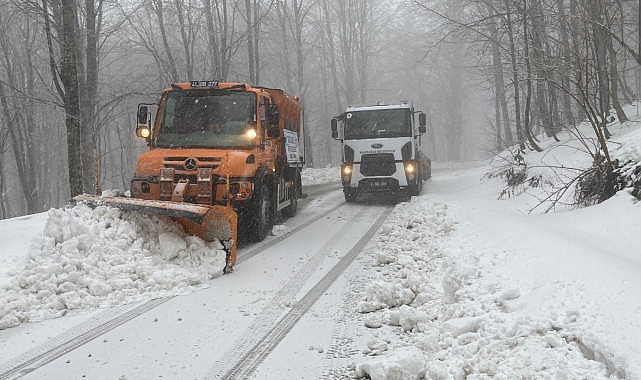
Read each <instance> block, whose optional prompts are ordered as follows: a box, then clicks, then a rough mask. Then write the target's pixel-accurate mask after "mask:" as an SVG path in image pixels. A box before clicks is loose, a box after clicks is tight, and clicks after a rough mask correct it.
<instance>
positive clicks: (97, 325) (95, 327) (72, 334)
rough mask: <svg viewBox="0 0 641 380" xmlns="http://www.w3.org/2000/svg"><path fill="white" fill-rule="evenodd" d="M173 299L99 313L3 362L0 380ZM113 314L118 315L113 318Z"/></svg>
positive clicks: (22, 372)
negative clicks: (124, 309)
mask: <svg viewBox="0 0 641 380" xmlns="http://www.w3.org/2000/svg"><path fill="white" fill-rule="evenodd" d="M171 298H173V297H165V298H156V299H153V300H151V301H148V302H145V303H143V304H142V305H139V306H137V307H135V308H133V309H130V310H128V311H125V312H122V311H121V309H122V308H118V309H115V310H110V311H107V312H103V313H100V314H98V315H96V316H94V317H93V318H90V319H89V320H87V321H85V322H83V323H81V324H79V325H77V326H75V327H74V328H72V329H71V330H68V331H66V332H64V333H62V334H60V335H58V336H56V337H54V338H52V339H50V340H48V341H47V342H45V343H44V344H42V345H40V346H38V347H35V348H34V349H32V350H30V351H27V352H26V353H24V354H22V355H20V356H18V357H17V358H15V359H13V360H11V361H9V362H8V363H6V364H5V365H4V366H3V367H2V368H0V370H1V371H2V372H0V379H2V380H5V379H7V380H8V379H17V378H19V377H22V376H24V375H26V374H28V373H31V372H33V371H35V370H36V369H38V368H40V367H42V366H44V365H45V364H47V363H49V362H51V361H53V360H55V359H57V358H59V357H60V356H62V355H64V354H66V353H68V352H70V351H72V350H74V349H76V348H78V347H80V346H82V345H84V344H85V343H88V342H90V341H92V340H94V339H96V338H97V337H99V336H101V335H102V334H104V333H106V332H108V331H110V330H113V329H114V328H116V327H118V326H120V325H122V324H125V323H127V322H128V321H130V320H132V319H134V318H136V317H137V316H139V315H141V314H144V313H146V312H147V311H149V310H151V309H153V308H155V307H156V306H159V305H161V304H163V303H165V302H167V301H168V300H170V299H171ZM113 313H116V314H117V315H115V316H114V315H112V314H113Z"/></svg>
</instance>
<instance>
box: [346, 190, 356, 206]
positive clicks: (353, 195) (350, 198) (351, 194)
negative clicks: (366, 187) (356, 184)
mask: <svg viewBox="0 0 641 380" xmlns="http://www.w3.org/2000/svg"><path fill="white" fill-rule="evenodd" d="M343 193H344V194H345V202H347V203H354V202H355V201H356V193H354V192H353V191H350V190H343Z"/></svg>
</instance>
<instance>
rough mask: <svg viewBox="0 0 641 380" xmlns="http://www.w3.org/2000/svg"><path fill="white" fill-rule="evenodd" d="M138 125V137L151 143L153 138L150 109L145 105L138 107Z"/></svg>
mask: <svg viewBox="0 0 641 380" xmlns="http://www.w3.org/2000/svg"><path fill="white" fill-rule="evenodd" d="M136 118H137V119H138V123H137V126H136V136H138V137H142V138H144V139H145V140H147V142H148V143H149V141H150V140H149V139H150V137H151V128H150V125H149V124H150V123H149V107H147V106H146V105H143V104H139V105H138V114H137V115H136Z"/></svg>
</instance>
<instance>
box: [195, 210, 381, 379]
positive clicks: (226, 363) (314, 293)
mask: <svg viewBox="0 0 641 380" xmlns="http://www.w3.org/2000/svg"><path fill="white" fill-rule="evenodd" d="M392 210H393V207H392V206H387V207H386V208H385V210H384V211H383V213H382V214H381V215H380V216H379V217H378V219H376V221H375V222H374V224H373V225H372V226H371V227H370V228H369V229H368V230H367V232H366V233H365V234H364V235H363V236H362V237H361V238H360V239H359V240H358V241H357V242H356V244H355V245H354V246H353V247H352V248H351V249H350V250H349V252H347V254H345V256H344V257H343V258H342V259H341V260H340V261H339V262H338V263H337V264H336V265H335V266H334V267H332V269H330V271H329V272H328V273H327V274H326V275H325V276H324V277H323V278H322V279H321V280H320V281H319V282H318V283H316V285H314V287H312V289H311V290H310V291H309V292H307V294H305V295H304V296H303V297H302V298H301V299H300V300H299V301H298V302H297V303H295V304H294V305H293V306H292V307H291V309H290V310H289V311H288V312H287V313H286V314H285V315H284V316H283V317H282V318H281V319H280V320H279V321H278V322H277V323H276V324H275V325H273V326H272V327H271V329H269V330H268V331H267V332H266V333H265V334H264V335H262V336H260V335H258V334H257V332H256V331H255V330H253V329H252V328H250V329H248V333H247V334H245V335H248V334H250V335H252V336H253V337H254V338H253V339H254V341H256V339H258V340H257V341H256V342H255V343H254V344H253V345H248V344H247V343H248V342H238V344H235V345H234V347H235V348H234V349H233V350H232V351H233V352H229V353H228V354H226V355H224V356H223V358H222V359H220V360H219V361H218V362H216V363H215V365H214V367H213V368H212V370H211V371H209V373H208V374H207V376H206V377H205V378H207V379H210V378H216V379H218V378H222V379H247V378H249V377H250V376H251V375H252V373H253V372H254V371H255V370H256V368H258V366H259V365H260V364H261V363H262V361H263V360H264V359H265V358H266V357H267V356H268V355H269V354H270V353H271V352H272V351H273V350H274V348H275V347H276V346H277V345H278V344H279V343H280V342H281V341H282V340H283V338H284V337H285V336H286V335H287V334H288V333H289V331H291V329H292V328H293V327H294V326H295V325H296V323H297V322H298V321H299V320H300V319H301V318H302V317H303V316H304V315H305V314H306V313H307V311H308V310H309V309H310V308H311V307H312V305H314V303H315V302H316V301H317V300H318V299H319V298H320V296H322V295H323V294H324V293H325V292H326V291H327V289H328V288H329V287H330V286H331V285H332V284H333V283H334V281H336V279H337V278H338V277H339V276H340V275H341V274H342V273H343V272H344V271H345V269H347V267H348V266H349V265H350V264H351V263H352V262H353V261H354V259H355V258H356V257H357V256H358V254H359V253H360V252H361V251H362V249H363V248H364V247H365V246H366V245H367V243H368V242H369V240H370V239H371V238H372V236H374V234H375V233H376V231H377V230H378V229H379V227H380V226H381V225H382V224H383V222H384V221H385V220H386V219H387V216H388V215H389V214H390V213H391V212H392ZM349 225H350V224H348V226H349ZM344 232H345V230H344V229H343V230H342V231H341V233H340V234H341V235H344ZM334 241H335V239H333V238H330V239H328V243H327V244H326V246H327V248H328V247H329V246H331V245H332V244H333V243H332V242H334ZM327 248H326V247H325V246H324V247H323V249H321V250H319V253H323V252H327V251H326V249H327ZM317 255H318V254H317ZM299 274H301V275H304V276H305V277H306V278H308V276H309V274H310V273H305V270H301V271H300V272H299ZM292 282H294V283H293V284H292V285H295V284H296V283H297V282H296V280H292ZM284 289H289V290H286V291H287V292H290V291H293V290H297V289H299V288H296V289H293V288H290V286H289V283H288V285H286V286H285V287H284ZM276 306H278V305H276ZM270 307H271V308H275V307H274V305H273V302H272V303H270V305H268V306H267V307H266V308H265V309H266V310H270ZM261 317H262V316H261ZM250 344H251V343H250ZM243 351H244V353H243ZM234 358H239V359H238V360H234ZM221 367H222V368H221Z"/></svg>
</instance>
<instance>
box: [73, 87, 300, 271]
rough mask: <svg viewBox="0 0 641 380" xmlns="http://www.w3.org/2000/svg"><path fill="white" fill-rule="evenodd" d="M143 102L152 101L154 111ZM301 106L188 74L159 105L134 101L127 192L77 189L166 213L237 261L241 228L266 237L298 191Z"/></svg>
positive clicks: (270, 92)
mask: <svg viewBox="0 0 641 380" xmlns="http://www.w3.org/2000/svg"><path fill="white" fill-rule="evenodd" d="M149 106H157V110H156V116H155V119H153V122H152V119H151V112H150V109H149ZM302 109H303V107H302V105H301V104H300V102H299V100H298V97H292V96H290V95H288V94H287V93H285V92H284V91H282V90H278V89H271V88H264V87H252V86H250V85H247V84H241V83H219V82H215V81H192V82H190V83H176V84H173V85H172V86H171V87H170V88H167V89H166V90H165V91H164V92H163V93H162V96H161V98H160V101H159V103H158V104H157V105H156V104H140V105H138V117H137V118H138V124H137V129H136V134H137V135H138V136H139V137H142V138H145V139H146V141H147V144H148V145H149V150H148V151H147V152H145V153H143V154H142V155H141V156H140V157H139V158H138V164H137V167H136V173H135V174H134V177H133V178H132V180H131V188H130V196H129V197H104V196H99V195H95V196H91V195H83V196H78V197H76V198H74V199H75V200H76V201H84V202H87V203H90V204H92V205H97V204H106V205H110V206H115V207H118V208H121V209H123V210H136V211H142V212H146V213H154V214H160V215H167V216H169V217H171V218H172V219H174V220H176V221H178V222H180V223H181V224H182V225H183V227H184V228H185V231H186V232H188V233H191V234H194V235H197V236H199V237H201V238H202V239H204V240H206V241H213V240H215V239H218V240H220V241H221V242H222V243H223V245H224V246H225V249H226V251H227V259H226V266H225V268H224V272H225V273H229V272H231V271H232V270H233V266H234V263H235V262H236V243H237V240H238V230H239V227H240V229H241V231H242V232H243V236H245V235H246V236H247V238H248V239H251V240H254V241H260V240H263V239H264V238H265V237H266V236H267V235H268V234H269V233H270V232H271V228H272V226H273V222H274V218H275V217H276V215H277V213H280V214H281V215H282V216H284V217H289V216H294V215H295V214H296V211H297V207H298V198H299V196H301V195H302V186H301V179H300V171H301V169H302V165H303V159H302V155H301V152H300V149H299V135H300V129H301V113H302Z"/></svg>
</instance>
